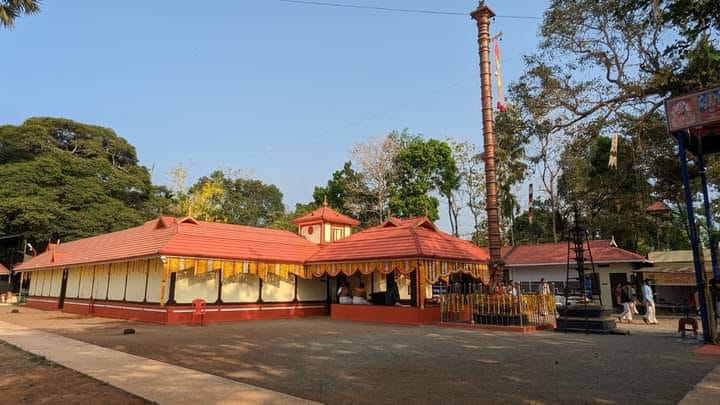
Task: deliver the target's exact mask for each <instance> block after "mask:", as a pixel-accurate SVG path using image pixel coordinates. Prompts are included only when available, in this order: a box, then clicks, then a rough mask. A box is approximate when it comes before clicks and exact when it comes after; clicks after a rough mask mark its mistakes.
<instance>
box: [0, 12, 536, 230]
mask: <svg viewBox="0 0 720 405" xmlns="http://www.w3.org/2000/svg"><path fill="white" fill-rule="evenodd" d="M335 2H337V3H346V4H362V5H369V6H382V7H397V8H418V9H431V10H443V11H454V12H469V11H470V10H472V9H473V8H474V7H475V6H476V5H477V1H471V0H444V1H430V0H384V1H380V0H374V1H373V0H337V1H335ZM490 6H491V7H492V8H493V9H494V11H495V12H496V13H497V14H498V15H524V16H537V17H541V16H542V13H543V11H544V9H545V8H546V6H547V2H546V1H538V0H513V1H491V2H490ZM540 22H541V21H540V20H527V19H508V18H497V19H496V20H495V22H494V24H493V26H492V31H493V32H498V31H502V32H503V33H504V39H503V42H502V52H503V60H502V63H503V74H504V79H505V82H506V83H509V82H510V81H512V80H514V79H515V78H517V77H518V76H519V75H520V74H521V73H522V70H523V64H522V56H523V55H524V54H527V53H530V52H532V51H533V50H534V49H535V47H536V44H537V30H538V27H539V24H540ZM0 46H2V49H3V60H2V62H1V63H0V74H1V75H2V77H3V78H4V80H3V82H4V83H3V89H2V93H1V97H0V123H2V124H20V123H21V122H22V121H23V120H25V119H26V118H28V117H31V116H56V117H66V118H70V119H73V120H77V121H81V122H86V123H92V124H97V125H102V126H106V127H111V128H113V129H114V130H115V131H116V132H117V133H118V134H119V135H120V136H123V137H125V138H126V139H128V140H129V141H130V142H131V143H132V144H133V145H135V147H136V148H137V152H138V155H139V158H140V161H141V162H142V164H144V165H146V166H148V167H152V168H154V171H153V177H154V181H155V182H157V183H168V182H169V179H168V176H167V173H168V171H169V170H170V169H171V168H173V167H175V166H177V165H178V164H180V163H182V164H184V165H186V166H189V170H190V177H191V178H190V180H193V179H195V178H197V177H199V176H201V175H204V174H207V173H209V172H210V171H212V170H213V169H216V168H221V169H225V168H232V169H239V170H242V171H243V172H244V173H248V174H251V175H252V176H253V177H256V178H259V179H261V180H263V181H265V182H269V183H274V184H276V185H277V186H278V187H279V188H280V189H281V190H282V192H283V193H284V194H285V202H286V204H287V205H289V206H293V205H294V203H295V202H298V201H303V202H304V201H308V200H309V199H310V198H311V193H312V190H313V187H314V186H315V185H317V184H324V183H325V182H326V181H327V180H328V178H329V177H330V175H331V173H332V172H333V171H334V170H337V169H339V168H340V167H342V163H343V162H344V161H345V160H347V159H348V158H349V154H350V149H351V148H352V146H353V145H354V144H355V143H357V142H361V141H363V140H365V139H367V138H368V137H371V136H379V135H383V134H385V133H387V132H389V131H391V130H393V129H402V128H409V129H410V130H411V131H412V132H419V133H423V134H425V135H426V136H428V137H435V138H445V137H453V138H458V139H469V140H473V141H474V142H476V143H477V144H478V145H481V144H482V122H481V116H480V100H479V74H478V56H477V44H476V28H475V25H474V22H473V21H472V20H471V19H470V18H469V16H468V17H465V16H447V15H424V14H401V13H389V12H378V11H372V10H359V9H348V8H335V7H320V6H310V5H298V4H289V3H284V2H280V1H277V0H242V1H229V0H227V1H214V2H203V3H202V5H199V3H198V2H197V1H194V2H190V1H185V0H173V1H169V0H168V1H159V0H156V1H143V2H141V1H122V2H121V1H110V0H108V1H90V0H84V1H81V0H67V1H62V2H60V1H46V2H44V3H43V7H42V11H41V13H40V14H38V15H36V16H30V17H23V18H21V19H19V20H18V21H17V23H16V28H15V29H14V30H12V31H6V30H3V31H0ZM440 224H441V226H442V227H443V228H447V226H446V224H447V222H446V220H445V219H444V218H443V219H442V220H441V222H440ZM465 228H467V227H465Z"/></svg>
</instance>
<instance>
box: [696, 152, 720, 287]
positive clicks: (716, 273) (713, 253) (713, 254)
mask: <svg viewBox="0 0 720 405" xmlns="http://www.w3.org/2000/svg"><path fill="white" fill-rule="evenodd" d="M697 158H698V159H697V162H698V170H699V171H700V182H701V185H702V193H703V207H704V208H705V221H706V224H707V229H708V241H709V242H710V260H711V261H712V272H713V277H715V278H716V279H717V278H720V268H719V267H718V257H717V241H716V240H715V235H714V231H715V224H714V223H713V219H712V212H711V211H710V198H709V196H708V186H707V176H706V175H705V173H706V170H705V156H703V153H702V151H701V152H700V153H698V156H697Z"/></svg>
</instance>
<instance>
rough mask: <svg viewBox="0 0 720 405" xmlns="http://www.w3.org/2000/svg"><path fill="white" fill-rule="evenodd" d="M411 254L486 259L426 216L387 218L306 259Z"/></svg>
mask: <svg viewBox="0 0 720 405" xmlns="http://www.w3.org/2000/svg"><path fill="white" fill-rule="evenodd" d="M412 257H427V258H444V259H451V260H464V261H487V260H488V253H487V252H486V251H485V250H484V249H481V248H479V247H477V246H475V245H473V244H472V243H470V242H467V241H464V240H462V239H458V238H455V237H453V236H450V235H448V234H446V233H444V232H441V231H439V230H438V229H437V228H436V227H435V226H434V225H433V224H432V222H430V221H429V220H428V219H427V218H410V219H399V218H391V219H389V220H388V221H386V222H385V223H384V224H382V225H379V226H376V227H373V228H369V229H366V230H364V231H361V232H358V233H356V234H354V235H351V236H348V237H347V238H344V239H340V240H338V241H335V242H333V243H331V244H329V245H326V246H324V247H323V248H322V249H321V250H320V251H319V252H318V253H316V254H315V255H314V256H312V257H311V258H310V259H309V260H308V262H311V263H312V262H314V263H320V262H341V261H353V260H363V261H364V260H377V259H392V258H412Z"/></svg>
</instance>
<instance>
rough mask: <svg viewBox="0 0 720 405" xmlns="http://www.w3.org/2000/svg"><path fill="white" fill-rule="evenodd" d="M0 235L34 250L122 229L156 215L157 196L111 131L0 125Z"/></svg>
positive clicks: (49, 122)
mask: <svg viewBox="0 0 720 405" xmlns="http://www.w3.org/2000/svg"><path fill="white" fill-rule="evenodd" d="M0 179H2V181H0V234H12V233H21V232H28V233H29V234H30V239H31V240H32V241H33V242H34V243H37V244H39V245H42V244H43V243H44V242H47V241H48V240H49V239H61V240H73V239H78V238H83V237H87V236H92V235H96V234H99V233H104V232H110V231H115V230H120V229H125V228H128V227H131V226H134V225H138V224H140V223H142V222H143V221H144V220H146V219H148V218H150V217H153V216H157V215H158V214H160V210H162V209H163V207H165V202H163V200H164V197H163V196H162V190H161V189H159V188H156V187H153V186H152V184H151V182H150V173H149V172H148V170H147V169H146V168H145V167H143V166H140V165H139V164H138V159H137V155H136V153H135V148H134V147H133V146H132V145H130V144H129V143H128V142H127V141H126V140H125V139H123V138H121V137H119V136H117V135H116V134H115V132H114V131H113V130H112V129H109V128H103V127H99V126H95V125H88V124H82V123H79V122H74V121H71V120H67V119H62V118H30V119H28V120H27V121H25V122H24V123H23V124H22V125H20V126H13V125H5V126H0Z"/></svg>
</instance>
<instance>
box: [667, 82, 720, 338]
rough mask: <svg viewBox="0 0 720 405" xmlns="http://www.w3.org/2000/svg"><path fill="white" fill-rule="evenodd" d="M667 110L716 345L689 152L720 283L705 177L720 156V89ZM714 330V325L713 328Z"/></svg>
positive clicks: (674, 101) (704, 313)
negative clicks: (710, 161)
mask: <svg viewBox="0 0 720 405" xmlns="http://www.w3.org/2000/svg"><path fill="white" fill-rule="evenodd" d="M665 110H666V113H667V118H668V129H669V130H670V132H671V133H672V134H673V136H675V138H676V139H677V141H678V158H679V159H680V174H681V176H682V183H683V189H684V191H685V193H684V194H685V206H686V209H687V216H688V234H689V235H690V245H691V247H692V253H693V267H694V270H695V281H696V283H697V289H698V298H699V301H700V302H699V304H700V317H701V320H702V327H703V339H704V340H705V343H712V340H713V337H712V336H711V335H710V330H711V323H710V322H711V321H712V322H714V321H715V319H710V314H713V313H714V310H715V308H708V307H707V299H706V298H707V297H706V291H707V284H708V283H707V280H706V279H705V273H704V271H703V263H702V261H701V258H700V236H699V235H698V230H697V224H696V222H695V210H694V204H693V191H692V188H691V184H690V175H689V173H688V164H687V151H688V150H690V151H691V152H692V153H693V155H694V156H695V157H696V158H697V159H696V165H697V169H698V171H699V174H700V183H701V187H702V194H703V207H704V214H705V220H706V225H707V229H708V236H709V244H710V258H711V261H712V273H713V277H714V278H715V279H716V280H720V269H719V268H718V258H717V241H715V237H714V235H713V231H714V230H715V224H714V223H713V220H712V213H711V212H710V199H709V196H708V187H707V177H706V175H705V157H704V155H705V153H717V152H720V88H717V89H711V90H707V91H703V92H700V93H695V94H690V95H685V96H680V97H674V98H671V99H668V100H667V101H665ZM712 327H713V328H714V325H713V326H712Z"/></svg>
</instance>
